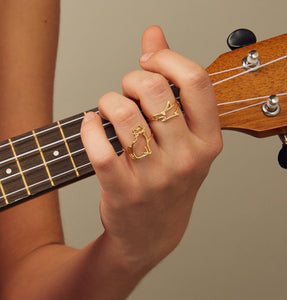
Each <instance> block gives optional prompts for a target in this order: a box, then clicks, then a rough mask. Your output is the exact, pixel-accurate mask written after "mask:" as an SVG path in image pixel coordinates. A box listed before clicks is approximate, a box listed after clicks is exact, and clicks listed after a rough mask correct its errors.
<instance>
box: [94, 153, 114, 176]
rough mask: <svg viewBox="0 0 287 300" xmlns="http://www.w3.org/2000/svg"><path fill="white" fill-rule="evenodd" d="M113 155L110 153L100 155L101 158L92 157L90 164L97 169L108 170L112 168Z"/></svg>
mask: <svg viewBox="0 0 287 300" xmlns="http://www.w3.org/2000/svg"><path fill="white" fill-rule="evenodd" d="M113 161H114V157H113V156H112V155H102V156H101V159H94V160H92V161H91V164H92V166H93V167H94V169H95V170H96V172H97V171H99V170H100V171H102V172H109V171H112V168H113Z"/></svg>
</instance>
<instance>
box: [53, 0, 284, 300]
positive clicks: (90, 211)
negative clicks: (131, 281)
mask: <svg viewBox="0 0 287 300" xmlns="http://www.w3.org/2000/svg"><path fill="white" fill-rule="evenodd" d="M286 9H287V2H286V0H273V1H270V0H260V1H247V0H241V1H235V0H229V1H226V0H214V1H207V0H193V1H192V0H177V1H170V0H145V1H136V0H122V1H118V0H113V1H111V0H106V1H96V0H85V1H78V0H63V1H62V23H61V36H60V45H59V57H58V66H57V76H56V89H55V119H61V118H64V117H67V116H70V115H73V114H76V113H78V112H81V111H84V110H86V109H89V108H93V107H95V106H96V105H97V100H98V99H99V97H100V96H101V95H103V94H104V93H106V92H108V91H110V90H116V91H120V82H121V77H122V76H123V75H124V74H125V73H127V72H129V71H132V70H134V69H137V68H138V64H137V61H138V58H139V56H140V36H141V34H142V32H143V30H144V29H145V27H147V26H148V25H151V24H158V25H161V26H162V27H163V29H164V30H165V32H166V36H167V38H168V41H169V44H170V46H171V47H172V48H173V49H175V50H177V51H179V52H181V53H183V54H184V55H186V56H188V57H190V58H191V59H193V60H195V61H197V62H199V63H200V64H202V65H203V66H205V67H207V66H208V65H209V64H210V63H211V62H212V61H213V60H214V59H215V58H216V57H217V56H218V55H219V54H221V53H223V52H226V51H228V48H227V46H226V42H225V41H226V38H227V36H228V34H229V33H230V32H231V31H233V30H234V29H237V28H241V27H246V28H249V29H251V30H253V31H254V32H255V33H256V35H257V38H258V40H263V39H267V38H270V37H272V36H275V35H279V34H282V33H286V32H287V30H286ZM224 143H225V147H224V151H223V152H222V154H221V155H220V157H219V158H218V159H217V160H216V162H215V164H214V165H213V168H212V170H211V173H210V176H209V178H208V180H207V181H206V182H205V184H204V186H203V187H202V189H201V191H200V193H199V196H198V199H197V202H196V204H195V207H194V212H193V215H192V220H191V224H190V226H189V228H188V231H187V233H186V235H185V237H184V239H183V241H182V243H181V245H180V247H178V248H177V249H176V251H174V253H172V255H170V256H169V257H168V258H167V259H166V260H164V262H162V263H161V264H160V265H159V266H158V267H157V268H156V269H155V270H153V271H152V272H151V273H150V274H149V275H148V276H147V277H146V278H145V279H144V280H143V282H142V283H141V284H140V285H139V287H138V288H137V289H136V291H135V292H134V293H133V294H132V295H131V296H130V298H129V299H131V300H135V299H136V300H143V299H151V300H154V299H157V300H160V299H165V300H168V299H196V300H215V299H220V300H237V299H238V300H239V299H240V300H241V299H245V300H247V299H252V300H254V299H255V300H256V299H258V300H259V299H260V300H265V299H266V300H267V299H268V300H269V299H276V300H280V299H282V300H283V299H287V285H286V278H287V275H286V273H287V258H286V253H287V238H286V237H287V218H286V215H287V197H286V196H285V184H286V175H287V171H284V170H282V169H280V167H279V166H278V164H277V154H278V151H279V149H280V148H281V144H280V141H279V138H278V137H273V138H268V139H263V140H259V139H255V138H252V137H249V136H246V135H244V134H240V133H235V132H224ZM99 197H100V196H99V192H98V183H97V178H96V176H94V177H92V178H89V179H87V180H84V181H82V182H79V183H76V184H73V185H71V186H69V187H66V188H64V189H62V190H61V199H62V200H61V205H62V214H63V221H64V226H65V233H66V239H67V242H68V243H69V244H70V245H72V246H75V247H82V246H84V245H86V244H87V243H88V242H89V241H91V240H92V239H94V238H96V237H97V236H98V235H99V234H100V233H101V231H102V227H101V223H100V220H99V214H98V205H99V199H100V198H99Z"/></svg>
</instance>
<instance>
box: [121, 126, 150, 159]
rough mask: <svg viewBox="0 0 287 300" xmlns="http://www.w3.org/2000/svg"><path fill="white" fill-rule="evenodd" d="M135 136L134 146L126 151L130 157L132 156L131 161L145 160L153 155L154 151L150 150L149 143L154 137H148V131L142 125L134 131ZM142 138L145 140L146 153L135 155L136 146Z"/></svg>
mask: <svg viewBox="0 0 287 300" xmlns="http://www.w3.org/2000/svg"><path fill="white" fill-rule="evenodd" d="M133 135H134V138H135V139H134V141H133V142H132V144H131V145H130V146H129V147H127V149H126V150H125V151H126V152H127V153H128V155H129V156H130V158H131V159H141V158H144V157H146V156H148V155H150V154H152V151H151V149H150V146H149V143H150V141H151V139H152V135H150V136H147V134H146V130H145V128H144V127H143V126H142V125H139V126H138V127H137V128H134V129H133ZM140 136H143V138H144V139H145V143H146V144H145V147H144V151H143V152H142V153H141V154H140V155H137V154H136V153H135V145H136V143H137V142H138V139H139V137H140Z"/></svg>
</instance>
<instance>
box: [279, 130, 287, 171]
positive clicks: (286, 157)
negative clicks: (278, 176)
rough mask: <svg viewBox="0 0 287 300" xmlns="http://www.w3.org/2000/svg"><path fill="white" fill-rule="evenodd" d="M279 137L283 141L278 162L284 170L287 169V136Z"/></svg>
mask: <svg viewBox="0 0 287 300" xmlns="http://www.w3.org/2000/svg"><path fill="white" fill-rule="evenodd" d="M279 137H280V139H281V141H282V148H281V150H280V151H279V154H278V162H279V165H280V166H281V167H282V168H283V169H287V134H282V135H279Z"/></svg>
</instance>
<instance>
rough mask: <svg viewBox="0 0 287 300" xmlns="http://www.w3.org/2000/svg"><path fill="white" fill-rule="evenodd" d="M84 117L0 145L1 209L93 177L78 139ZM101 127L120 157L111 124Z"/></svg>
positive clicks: (57, 123) (59, 122)
mask: <svg viewBox="0 0 287 300" xmlns="http://www.w3.org/2000/svg"><path fill="white" fill-rule="evenodd" d="M171 88H172V90H173V93H174V95H175V96H176V98H179V96H178V95H179V90H178V88H176V87H175V86H174V85H172V84H171ZM91 111H94V112H97V111H98V109H97V108H95V109H92V110H91ZM84 115H85V113H81V114H77V115H75V116H73V117H70V118H67V119H64V120H62V121H58V122H55V123H52V124H50V125H47V126H44V127H42V128H39V129H36V130H33V131H31V132H27V133H25V134H22V135H20V136H17V137H14V138H11V139H8V140H6V141H3V142H1V143H0V210H1V209H3V208H7V207H9V206H12V205H15V204H17V203H20V202H22V201H24V200H28V199H31V198H33V197H36V196H38V195H40V194H42V193H45V192H48V191H50V190H53V189H56V188H59V187H62V186H64V185H67V184H70V183H72V182H74V181H77V180H80V179H83V178H85V177H87V176H90V175H93V174H94V170H93V168H92V166H91V164H90V162H89V159H88V156H87V154H86V151H85V149H84V146H83V144H82V141H81V136H80V128H81V123H82V120H83V117H84ZM103 126H104V128H105V131H106V135H107V137H108V139H109V140H110V142H111V144H112V145H113V147H114V149H115V151H116V153H117V154H121V153H122V152H123V150H122V146H121V144H120V142H119V140H118V138H117V136H116V134H115V130H114V128H113V126H112V124H111V123H110V122H109V121H106V120H103Z"/></svg>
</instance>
